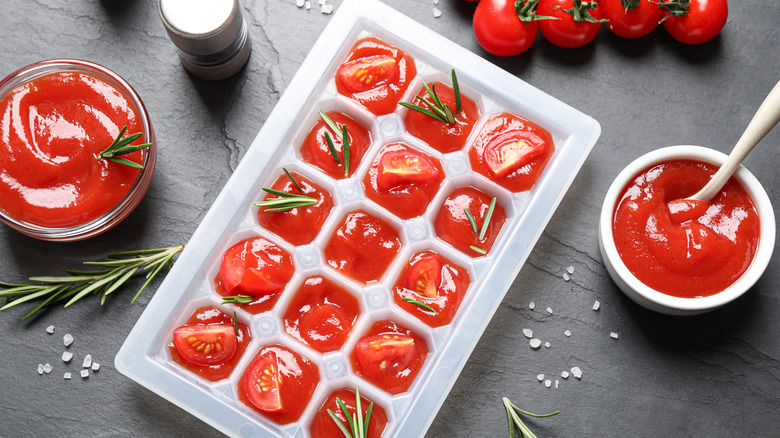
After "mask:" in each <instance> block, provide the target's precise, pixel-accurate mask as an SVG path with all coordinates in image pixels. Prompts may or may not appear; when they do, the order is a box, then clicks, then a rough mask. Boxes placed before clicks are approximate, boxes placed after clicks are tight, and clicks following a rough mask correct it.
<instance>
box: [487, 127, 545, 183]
mask: <svg viewBox="0 0 780 438" xmlns="http://www.w3.org/2000/svg"><path fill="white" fill-rule="evenodd" d="M546 151H547V142H545V141H544V139H542V137H540V136H538V135H536V134H534V133H533V132H530V131H510V132H506V133H504V134H501V135H499V136H496V137H495V138H494V139H493V140H492V141H490V143H489V144H488V145H487V147H486V148H485V152H484V156H483V158H484V160H485V163H486V164H487V166H488V169H489V170H490V172H491V173H492V174H493V176H494V177H496V178H503V177H505V176H507V175H509V174H510V173H512V172H514V171H515V170H517V169H519V168H521V167H523V166H525V165H526V164H528V163H530V162H531V161H532V160H533V159H534V158H537V157H539V156H541V155H543V154H544V153H545V152H546Z"/></svg>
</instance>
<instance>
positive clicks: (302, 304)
mask: <svg viewBox="0 0 780 438" xmlns="http://www.w3.org/2000/svg"><path fill="white" fill-rule="evenodd" d="M359 314H360V305H359V304H358V300H357V299H356V298H355V297H354V296H353V295H352V294H351V293H349V292H347V290H346V289H344V288H343V287H341V286H339V285H338V284H336V283H334V282H333V281H331V280H328V279H327V278H325V277H322V276H320V275H316V276H313V277H309V278H307V279H306V280H304V282H303V284H302V285H301V287H300V288H299V289H298V291H297V292H295V295H294V296H293V298H292V300H291V301H290V304H289V305H288V306H287V311H286V312H285V314H284V329H285V330H286V331H287V333H288V334H289V335H290V336H292V337H294V338H295V339H297V340H299V341H301V342H302V343H304V344H306V345H308V346H310V347H312V348H313V349H315V350H317V351H319V352H321V353H327V352H329V351H334V350H338V349H339V348H341V346H342V345H344V342H346V341H347V337H349V334H350V333H351V331H352V326H353V325H354V324H355V321H356V320H357V317H358V315H359Z"/></svg>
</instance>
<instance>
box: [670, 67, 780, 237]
mask: <svg viewBox="0 0 780 438" xmlns="http://www.w3.org/2000/svg"><path fill="white" fill-rule="evenodd" d="M779 121H780V82H778V83H777V84H776V85H775V87H774V88H772V91H770V92H769V95H768V96H767V97H766V99H764V102H763V103H762V104H761V106H760V107H759V108H758V111H756V115H754V116H753V119H752V120H751V121H750V123H749V124H748V126H747V128H746V129H745V132H743V133H742V137H740V138H739V141H737V144H736V145H735V146H734V149H732V150H731V154H729V156H728V158H726V161H724V162H723V164H722V165H721V166H720V168H719V169H718V171H717V172H715V175H713V176H712V179H710V181H709V182H708V183H707V184H706V185H705V186H704V187H703V188H702V189H701V190H699V191H698V192H696V193H695V194H693V195H692V196H689V197H687V198H683V199H675V200H674V201H671V202H670V203H669V212H670V213H671V216H672V220H673V221H674V222H676V223H682V222H685V221H688V220H692V219H696V218H698V217H700V216H702V215H703V214H704V212H706V211H707V209H708V208H709V203H710V201H711V200H712V198H714V197H715V195H716V194H718V192H720V190H721V189H722V188H723V185H724V184H726V182H727V181H728V180H729V178H731V175H733V174H734V172H735V171H736V170H737V168H738V167H739V165H740V164H742V160H744V159H745V157H747V155H748V154H749V153H750V151H752V150H753V148H754V147H755V146H756V145H757V144H758V142H760V141H761V139H763V138H764V136H766V135H767V134H768V133H769V131H771V130H772V128H774V127H775V125H776V124H777V123H778V122H779Z"/></svg>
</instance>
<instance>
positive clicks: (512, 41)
mask: <svg viewBox="0 0 780 438" xmlns="http://www.w3.org/2000/svg"><path fill="white" fill-rule="evenodd" d="M538 29H539V26H538V25H537V24H536V22H535V21H532V22H530V23H523V22H522V21H520V18H519V17H518V16H517V12H516V11H515V0H483V1H481V2H479V4H478V5H477V9H476V10H475V11H474V36H475V37H476V38H477V42H478V43H479V45H480V46H482V48H483V49H485V50H486V51H487V52H488V53H491V54H493V55H496V56H514V55H518V54H520V53H523V52H525V51H526V50H528V49H529V48H530V47H531V46H532V45H533V44H534V41H536V34H537V33H538Z"/></svg>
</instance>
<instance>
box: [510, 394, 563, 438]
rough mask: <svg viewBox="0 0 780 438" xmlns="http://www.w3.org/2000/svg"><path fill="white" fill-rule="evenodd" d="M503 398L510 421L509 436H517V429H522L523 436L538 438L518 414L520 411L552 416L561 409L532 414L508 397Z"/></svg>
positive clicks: (535, 415)
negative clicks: (547, 412)
mask: <svg viewBox="0 0 780 438" xmlns="http://www.w3.org/2000/svg"><path fill="white" fill-rule="evenodd" d="M501 400H502V401H503V402H504V407H505V408H506V418H507V421H508V422H509V438H515V429H518V430H519V431H520V436H521V438H537V436H536V435H534V433H533V432H531V429H529V428H528V426H526V425H525V423H523V421H522V420H521V419H520V416H519V415H517V413H518V412H519V413H521V414H524V415H528V416H529V417H535V418H546V417H552V416H553V415H558V414H559V413H560V411H555V412H551V413H549V414H541V415H540V414H532V413H530V412H526V411H524V410H522V409H520V408H518V407H517V406H515V405H514V404H513V403H512V402H511V401H509V399H508V398H506V397H504V398H502V399H501Z"/></svg>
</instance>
